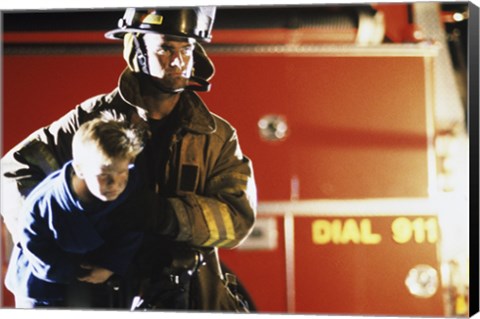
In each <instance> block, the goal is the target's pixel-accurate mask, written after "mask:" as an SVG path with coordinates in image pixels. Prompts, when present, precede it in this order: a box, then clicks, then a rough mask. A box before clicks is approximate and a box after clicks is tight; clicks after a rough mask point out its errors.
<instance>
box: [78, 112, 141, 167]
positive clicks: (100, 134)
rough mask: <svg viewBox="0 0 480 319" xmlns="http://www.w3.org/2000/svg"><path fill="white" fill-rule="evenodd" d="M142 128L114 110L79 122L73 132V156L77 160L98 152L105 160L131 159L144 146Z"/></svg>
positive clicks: (132, 159) (80, 160) (81, 160)
mask: <svg viewBox="0 0 480 319" xmlns="http://www.w3.org/2000/svg"><path fill="white" fill-rule="evenodd" d="M143 136H144V132H143V131H141V130H139V129H138V128H136V127H134V126H133V125H132V124H130V123H128V122H127V121H125V120H124V119H123V118H121V117H118V116H115V115H114V114H110V113H105V114H102V117H100V118H95V119H93V120H91V121H88V122H86V123H84V124H82V125H81V126H80V128H79V129H78V131H77V132H76V133H75V135H74V136H73V141H72V156H73V161H74V162H76V163H77V164H79V163H81V162H83V159H84V158H86V157H89V156H92V155H91V153H90V152H100V155H102V156H103V157H104V158H105V160H106V162H107V163H108V162H110V161H112V160H113V159H128V160H130V161H132V162H133V161H134V160H135V157H136V156H137V155H138V154H139V153H140V152H141V151H142V149H143Z"/></svg>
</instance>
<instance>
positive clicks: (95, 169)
mask: <svg viewBox="0 0 480 319" xmlns="http://www.w3.org/2000/svg"><path fill="white" fill-rule="evenodd" d="M84 162H85V163H82V164H81V166H79V167H78V169H77V170H79V171H80V172H77V175H79V177H80V178H82V179H83V180H84V181H85V183H86V185H87V188H88V190H89V191H90V193H92V195H93V196H95V197H96V198H98V199H100V200H101V201H113V200H115V199H116V198H117V197H118V196H119V195H120V194H121V193H122V192H123V191H124V190H125V187H126V186H127V182H128V173H129V167H130V164H131V162H130V160H129V159H113V160H112V161H111V162H110V163H109V164H108V165H107V164H106V161H105V159H104V158H103V157H102V156H101V155H98V156H96V154H95V155H94V154H92V155H91V156H89V157H88V159H85V160H84ZM79 173H80V174H79Z"/></svg>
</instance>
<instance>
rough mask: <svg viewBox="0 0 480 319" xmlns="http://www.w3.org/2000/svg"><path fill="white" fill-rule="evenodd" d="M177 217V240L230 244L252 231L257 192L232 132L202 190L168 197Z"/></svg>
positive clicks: (226, 246) (219, 245) (239, 241)
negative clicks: (198, 193) (182, 195)
mask: <svg viewBox="0 0 480 319" xmlns="http://www.w3.org/2000/svg"><path fill="white" fill-rule="evenodd" d="M168 204H169V205H168V206H169V208H170V209H171V210H172V211H173V212H174V215H175V216H176V220H177V221H178V234H177V237H176V240H178V241H186V242H189V243H190V244H192V245H195V246H203V247H210V246H217V247H224V248H233V247H235V246H237V245H239V244H240V243H241V242H242V241H243V240H244V239H245V238H246V237H247V236H248V234H249V233H250V232H251V230H252V228H253V224H254V222H255V218H256V205H257V194H256V186H255V181H254V177H253V169H252V164H251V162H250V160H249V159H248V158H247V157H245V156H244V155H243V154H242V152H241V150H240V147H239V144H238V140H237V137H236V134H235V132H233V135H232V136H231V138H230V139H229V140H228V141H226V142H225V144H224V146H223V148H222V152H221V154H220V156H219V157H218V160H217V162H216V165H215V168H214V169H213V170H212V174H211V175H210V176H208V177H207V182H206V188H205V192H204V194H202V195H197V194H191V195H187V196H185V197H181V198H168Z"/></svg>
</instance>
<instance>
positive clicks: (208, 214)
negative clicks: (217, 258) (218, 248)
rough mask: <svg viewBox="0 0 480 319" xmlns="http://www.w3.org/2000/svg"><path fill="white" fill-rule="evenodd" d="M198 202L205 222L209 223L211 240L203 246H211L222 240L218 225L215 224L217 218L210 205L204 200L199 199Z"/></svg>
mask: <svg viewBox="0 0 480 319" xmlns="http://www.w3.org/2000/svg"><path fill="white" fill-rule="evenodd" d="M198 202H199V204H200V206H201V207H202V211H203V216H205V221H206V222H207V227H208V230H209V231H210V238H209V239H208V240H207V241H206V242H205V243H203V245H205V246H210V245H212V244H213V243H214V242H216V241H217V240H219V239H220V233H219V231H218V227H217V223H216V222H215V216H214V215H213V212H212V210H211V209H210V207H209V205H208V203H207V202H206V201H205V200H204V199H203V198H198Z"/></svg>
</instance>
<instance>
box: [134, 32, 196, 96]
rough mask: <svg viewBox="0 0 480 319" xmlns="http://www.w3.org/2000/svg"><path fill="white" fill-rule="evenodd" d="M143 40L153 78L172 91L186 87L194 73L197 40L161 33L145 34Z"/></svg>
mask: <svg viewBox="0 0 480 319" xmlns="http://www.w3.org/2000/svg"><path fill="white" fill-rule="evenodd" d="M143 40H144V42H145V47H146V51H147V59H148V65H149V69H150V76H152V78H153V80H154V81H155V82H157V83H158V84H159V85H160V86H162V87H163V88H166V89H168V90H171V91H177V90H182V89H184V88H185V86H187V84H188V79H189V78H190V76H191V74H192V67H193V50H194V49H195V40H194V39H191V38H173V37H167V36H164V35H161V34H145V35H144V38H143Z"/></svg>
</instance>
